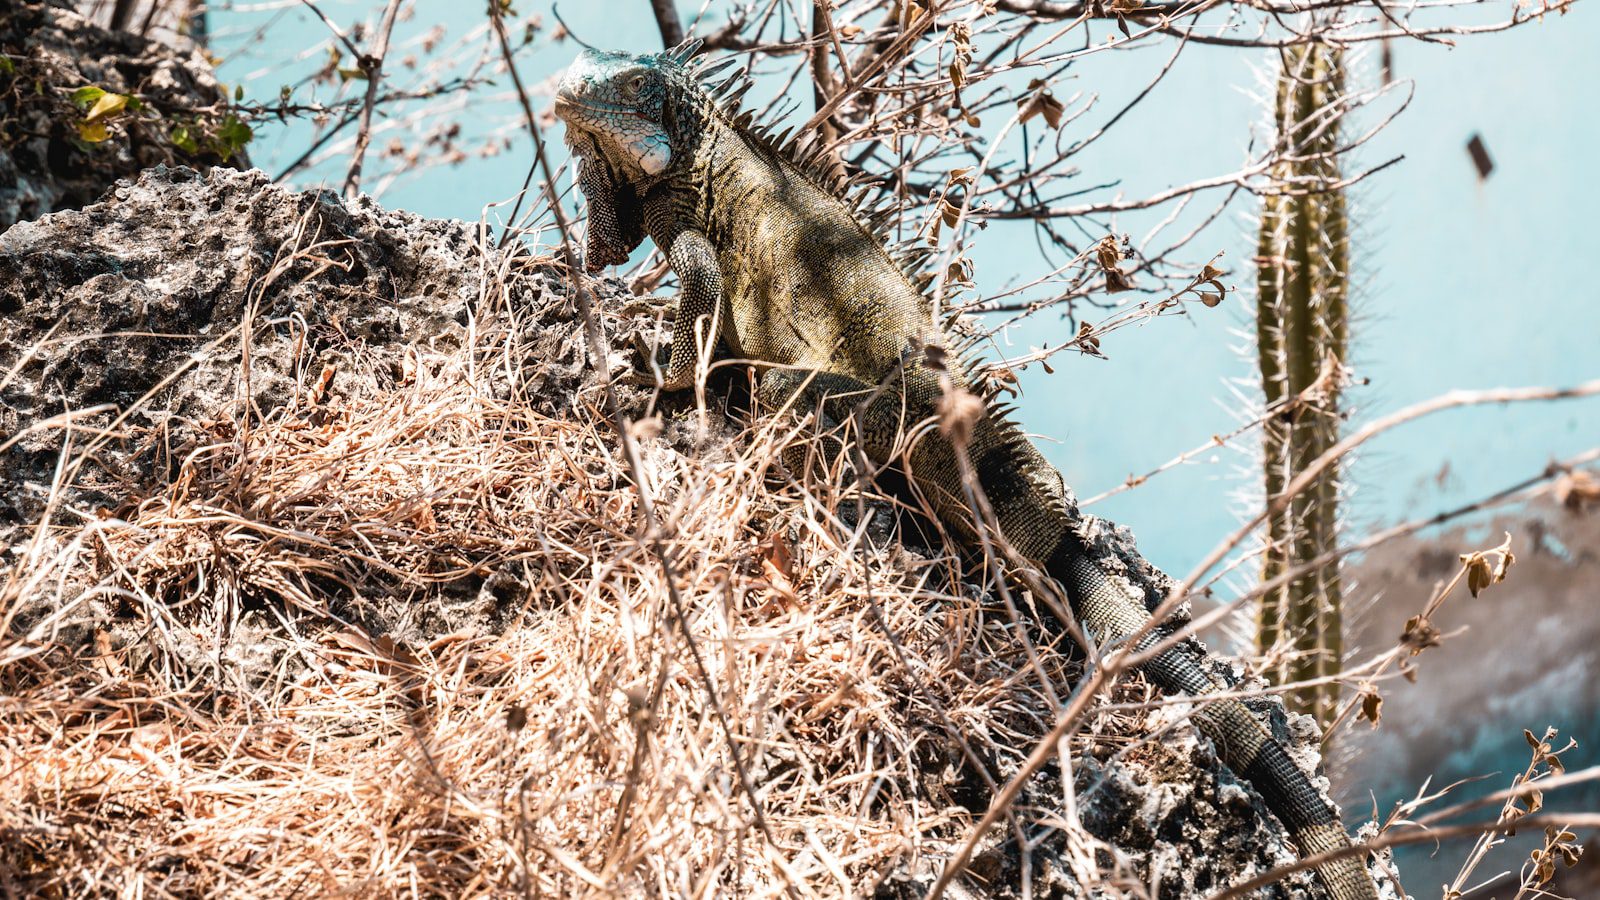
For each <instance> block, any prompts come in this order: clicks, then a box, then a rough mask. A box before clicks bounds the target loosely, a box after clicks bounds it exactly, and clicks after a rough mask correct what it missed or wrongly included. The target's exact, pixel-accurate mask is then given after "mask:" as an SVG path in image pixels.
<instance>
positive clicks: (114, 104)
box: [83, 88, 128, 140]
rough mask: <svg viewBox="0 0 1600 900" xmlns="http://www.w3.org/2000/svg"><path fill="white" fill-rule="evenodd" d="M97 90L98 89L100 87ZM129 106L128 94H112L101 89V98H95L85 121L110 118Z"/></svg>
mask: <svg viewBox="0 0 1600 900" xmlns="http://www.w3.org/2000/svg"><path fill="white" fill-rule="evenodd" d="M96 90H98V88H97V89H96ZM127 106H128V95H127V94H110V93H107V92H105V91H101V92H100V97H99V99H97V100H95V102H94V106H92V107H90V109H89V114H88V115H87V116H84V117H83V121H84V122H85V123H88V122H98V121H100V120H101V119H109V118H111V117H112V116H114V115H116V114H118V113H120V112H122V111H123V109H125V108H127ZM102 140H103V138H102Z"/></svg>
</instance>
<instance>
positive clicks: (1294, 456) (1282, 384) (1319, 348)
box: [1256, 45, 1350, 724]
mask: <svg viewBox="0 0 1600 900" xmlns="http://www.w3.org/2000/svg"><path fill="white" fill-rule="evenodd" d="M1281 58H1282V60H1283V62H1282V66H1283V68H1282V69H1281V71H1280V73H1279V76H1278V80H1277V92H1276V98H1275V102H1274V117H1275V120H1276V126H1277V139H1278V141H1279V147H1280V149H1281V150H1282V151H1283V159H1282V160H1281V161H1280V162H1279V164H1278V165H1277V167H1276V168H1275V169H1274V170H1273V172H1272V178H1273V185H1272V188H1273V190H1272V191H1271V192H1270V193H1269V194H1268V196H1267V197H1266V198H1265V202H1264V205H1263V208H1262V212H1261V232H1260V244H1259V250H1258V255H1257V267H1258V268H1257V301H1256V303H1257V306H1256V331H1257V343H1258V353H1259V365H1260V370H1261V385H1262V388H1263V391H1264V393H1265V402H1266V409H1267V411H1268V414H1269V416H1268V419H1267V421H1266V424H1265V429H1264V433H1265V437H1264V451H1265V452H1264V457H1265V460H1264V463H1265V473H1264V474H1265V486H1266V500H1267V502H1268V503H1269V504H1270V503H1273V502H1275V501H1277V500H1278V499H1279V498H1280V497H1281V496H1282V494H1283V490H1284V487H1285V485H1287V484H1288V483H1289V482H1290V481H1292V480H1293V479H1294V477H1295V476H1296V475H1298V474H1299V473H1300V472H1301V471H1303V470H1304V469H1305V468H1306V467H1307V465H1308V464H1309V463H1310V462H1311V461H1312V460H1314V459H1316V458H1317V457H1318V456H1320V455H1321V454H1322V453H1323V452H1324V451H1325V450H1327V449H1328V448H1329V447H1331V446H1332V445H1333V444H1334V443H1335V442H1336V441H1337V440H1338V436H1339V423H1340V421H1341V418H1342V417H1341V414H1340V396H1339V391H1340V387H1341V373H1342V371H1343V369H1342V363H1343V362H1344V360H1345V347H1346V342H1347V336H1348V325H1349V305H1348V301H1349V292H1350V264H1349V241H1350V239H1349V229H1348V227H1347V223H1346V220H1345V197H1344V192H1343V189H1342V188H1338V187H1335V185H1337V183H1338V181H1339V161H1338V158H1337V150H1338V148H1339V139H1340V128H1339V125H1340V117H1341V113H1342V111H1343V109H1344V102H1345V101H1344V61H1343V54H1342V53H1341V52H1340V51H1338V50H1335V49H1331V48H1328V47H1324V46H1319V45H1308V46H1302V47H1294V48H1290V49H1288V50H1286V51H1284V53H1283V56H1282V57H1281ZM1338 479H1339V473H1338V470H1337V468H1329V469H1328V470H1327V471H1325V472H1324V473H1323V475H1322V477H1321V478H1320V479H1319V480H1318V482H1317V483H1316V484H1315V485H1313V486H1312V487H1311V488H1310V489H1308V490H1306V491H1304V492H1302V493H1301V494H1299V495H1298V496H1296V497H1294V498H1292V499H1291V500H1290V501H1289V502H1288V504H1287V505H1286V506H1285V507H1284V508H1283V509H1282V510H1281V511H1280V512H1279V513H1278V514H1276V515H1274V516H1272V517H1271V518H1270V519H1269V521H1268V525H1267V540H1268V544H1267V549H1266V555H1265V562H1264V564H1263V571H1262V577H1263V579H1264V580H1267V581H1270V580H1272V579H1274V578H1277V577H1278V576H1280V575H1282V574H1284V573H1285V572H1287V571H1289V570H1291V569H1293V568H1295V567H1296V566H1298V565H1300V564H1303V563H1306V562H1309V561H1310V560H1312V559H1314V558H1316V557H1317V556H1319V555H1321V554H1323V553H1326V552H1328V551H1330V550H1333V549H1334V547H1335V546H1336V545H1337V541H1338V526H1339V518H1338V509H1339V480H1338ZM1341 594H1342V587H1341V584H1340V573H1339V566H1338V564H1337V563H1336V562H1335V563H1330V564H1328V565H1325V566H1322V567H1320V568H1319V569H1317V570H1316V571H1314V572H1310V573H1307V574H1304V575H1302V576H1300V577H1298V578H1295V579H1293V580H1291V581H1289V582H1288V583H1286V584H1284V585H1282V586H1280V587H1278V588H1277V589H1275V590H1273V591H1272V592H1270V593H1268V594H1267V595H1266V596H1264V597H1263V598H1262V601H1261V619H1260V630H1259V632H1258V639H1259V644H1260V649H1261V651H1262V652H1263V653H1270V652H1273V651H1282V650H1286V649H1288V650H1292V651H1293V652H1292V653H1288V654H1280V656H1279V658H1281V659H1282V662H1280V663H1278V664H1277V665H1275V666H1274V667H1273V669H1272V670H1271V671H1270V672H1269V675H1270V677H1272V678H1273V680H1274V681H1275V682H1276V683H1279V684H1286V683H1289V682H1294V681H1302V680H1306V679H1313V678H1321V677H1325V676H1330V675H1336V674H1337V673H1338V671H1339V666H1340V663H1341V660H1342V656H1343V652H1344V644H1343V640H1342V627H1343V625H1342V621H1341V613H1342V605H1343V601H1342V596H1341ZM1286 699H1287V700H1288V701H1289V703H1290V706H1291V708H1294V709H1297V710H1299V711H1301V712H1308V713H1311V714H1313V715H1315V716H1316V717H1317V718H1318V720H1319V721H1321V722H1323V723H1324V724H1326V723H1327V722H1328V721H1330V719H1331V718H1332V715H1333V713H1334V712H1335V710H1336V707H1337V703H1338V685H1337V684H1331V683H1330V684H1325V685H1317V686H1310V687H1305V688H1301V689H1299V690H1296V691H1294V692H1293V693H1291V694H1290V695H1289V696H1288V697H1287V698H1286Z"/></svg>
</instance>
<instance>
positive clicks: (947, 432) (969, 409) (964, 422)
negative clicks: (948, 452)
mask: <svg viewBox="0 0 1600 900" xmlns="http://www.w3.org/2000/svg"><path fill="white" fill-rule="evenodd" d="M982 416H983V401H982V400H979V399H978V398H977V397H976V396H974V395H973V394H971V393H970V392H968V391H966V390H964V389H962V388H959V387H952V388H950V389H949V390H947V391H945V392H944V396H943V397H941V398H939V431H940V432H942V433H943V434H944V436H945V437H947V438H949V439H950V443H952V444H955V445H956V446H957V447H965V446H966V445H967V444H968V443H970V442H971V440H972V426H973V425H975V424H977V421H978V419H979V418H981V417H982Z"/></svg>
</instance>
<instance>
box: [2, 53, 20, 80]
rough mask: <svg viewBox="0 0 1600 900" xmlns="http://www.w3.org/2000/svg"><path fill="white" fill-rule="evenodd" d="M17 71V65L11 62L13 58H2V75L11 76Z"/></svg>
mask: <svg viewBox="0 0 1600 900" xmlns="http://www.w3.org/2000/svg"><path fill="white" fill-rule="evenodd" d="M16 71H17V65H16V63H14V62H12V61H11V57H9V56H0V73H4V74H6V75H10V74H12V73H14V72H16Z"/></svg>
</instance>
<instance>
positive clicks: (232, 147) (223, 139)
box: [217, 116, 255, 159]
mask: <svg viewBox="0 0 1600 900" xmlns="http://www.w3.org/2000/svg"><path fill="white" fill-rule="evenodd" d="M253 137H255V132H254V131H252V130H251V129H250V126H249V125H246V124H245V123H243V122H241V121H239V118H238V117H237V116H228V117H227V118H225V119H223V120H222V126H221V127H219V128H218V129H217V143H218V144H219V145H220V146H219V149H220V150H221V152H222V156H223V157H224V158H228V159H231V158H232V157H233V155H234V154H235V153H238V152H239V151H240V150H243V149H244V145H245V144H248V143H250V139H251V138H253Z"/></svg>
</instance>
